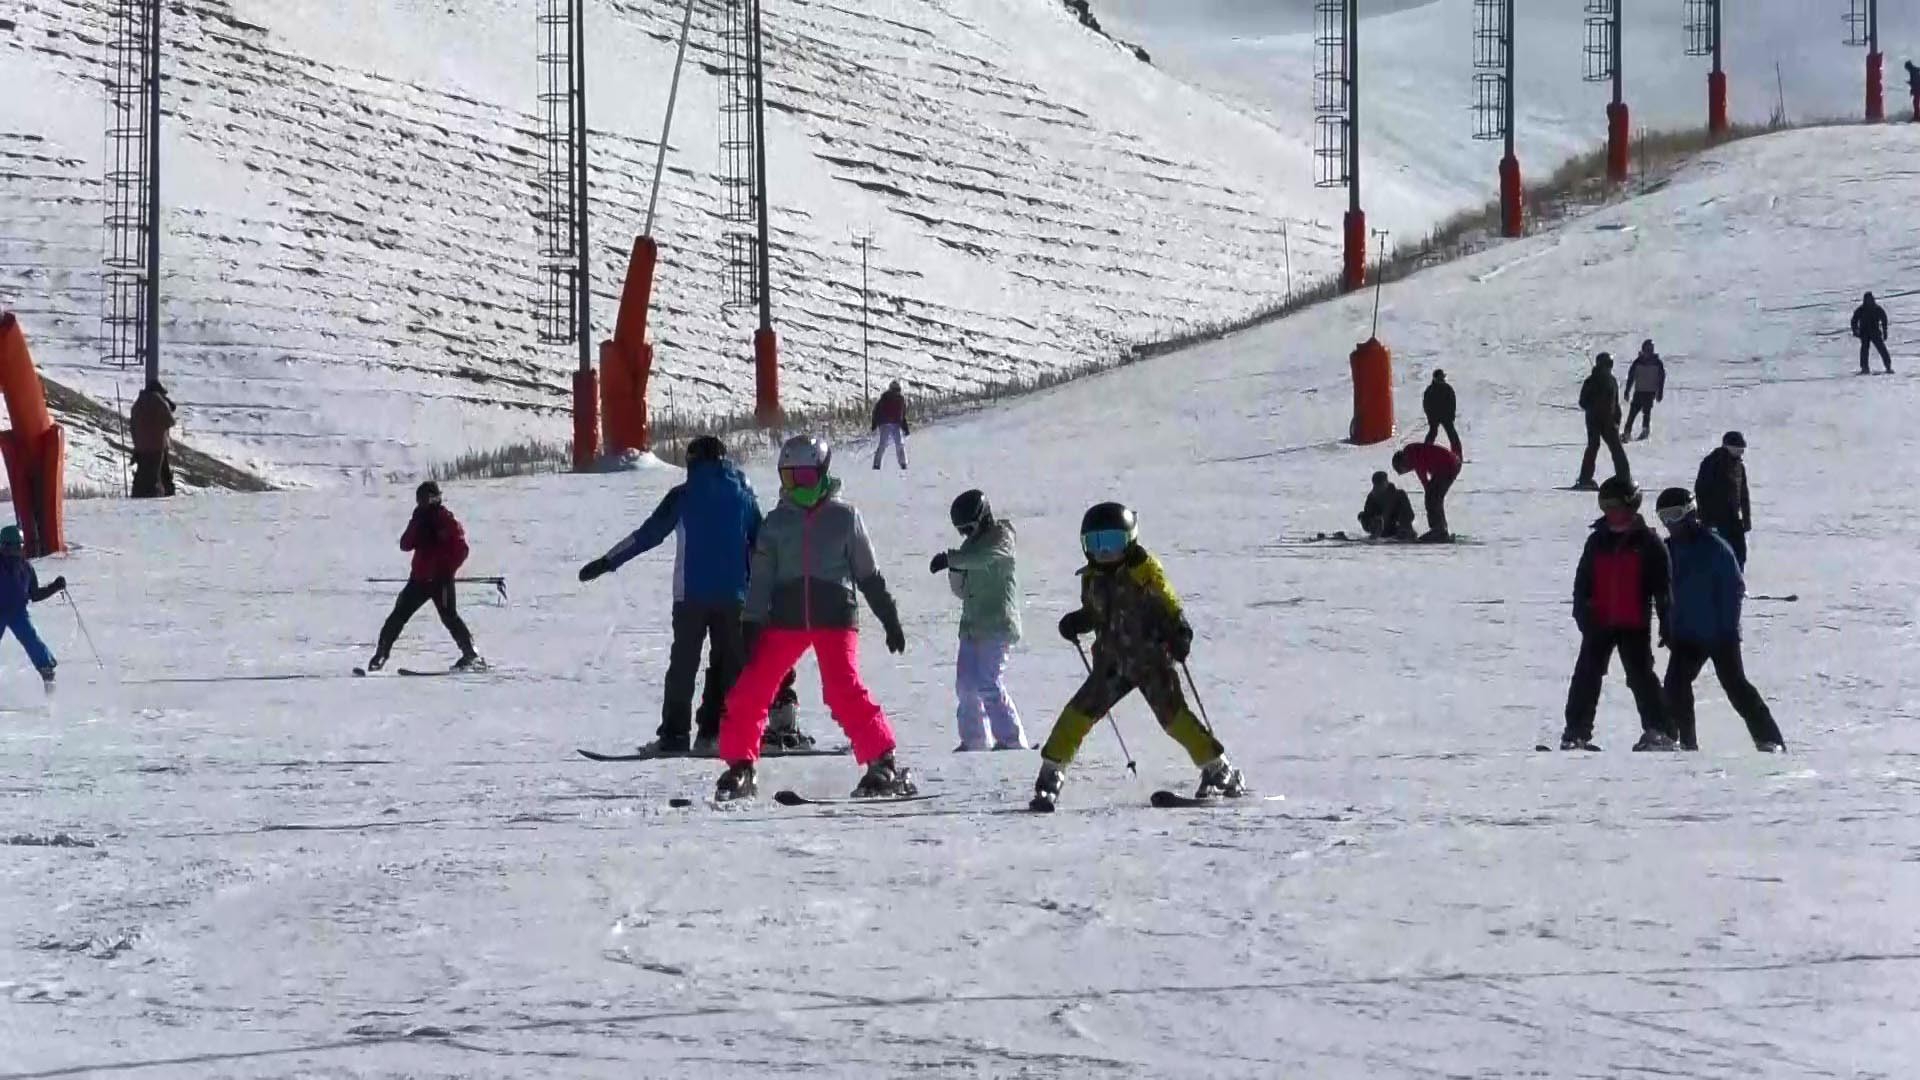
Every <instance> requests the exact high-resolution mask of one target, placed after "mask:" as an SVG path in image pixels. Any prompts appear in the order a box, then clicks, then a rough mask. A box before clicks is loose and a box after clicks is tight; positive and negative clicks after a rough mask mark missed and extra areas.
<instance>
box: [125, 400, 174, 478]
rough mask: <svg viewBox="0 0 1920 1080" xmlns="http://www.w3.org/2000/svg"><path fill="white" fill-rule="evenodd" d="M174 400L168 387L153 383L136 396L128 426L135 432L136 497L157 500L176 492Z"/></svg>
mask: <svg viewBox="0 0 1920 1080" xmlns="http://www.w3.org/2000/svg"><path fill="white" fill-rule="evenodd" d="M173 414H174V408H173V399H172V398H170V397H168V396H167V388H166V387H164V386H162V385H160V384H159V383H154V384H153V385H152V386H149V387H147V388H146V389H144V390H142V391H140V396H139V397H136V398H134V399H133V410H132V412H131V413H130V414H129V415H128V417H127V427H128V428H130V429H131V430H132V434H133V492H132V494H133V497H134V498H136V499H157V498H160V497H162V496H169V495H172V494H173V463H172V461H171V460H170V459H171V454H170V450H169V446H170V443H171V434H170V433H171V432H172V431H173Z"/></svg>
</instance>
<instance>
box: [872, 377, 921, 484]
mask: <svg viewBox="0 0 1920 1080" xmlns="http://www.w3.org/2000/svg"><path fill="white" fill-rule="evenodd" d="M869 430H872V431H876V432H879V434H880V437H879V439H877V440H876V441H875V442H874V446H873V467H874V468H876V469H878V468H879V467H880V459H881V458H882V457H883V456H885V455H886V452H887V444H888V443H892V444H893V456H894V459H895V460H896V461H898V462H899V463H900V467H901V468H902V469H904V468H906V467H907V436H908V435H911V434H913V427H912V425H910V424H908V423H907V395H906V393H905V392H904V391H902V390H901V389H900V380H898V379H895V380H894V381H893V382H892V383H891V384H889V385H888V386H887V391H886V393H884V394H881V395H880V400H879V401H876V402H874V403H873V425H872V427H871V428H870V429H869Z"/></svg>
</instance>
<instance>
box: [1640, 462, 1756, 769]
mask: <svg viewBox="0 0 1920 1080" xmlns="http://www.w3.org/2000/svg"><path fill="white" fill-rule="evenodd" d="M1655 510H1656V512H1657V513H1658V514H1659V515H1660V521H1661V523H1662V524H1664V525H1665V526H1666V527H1667V533H1668V539H1667V553H1668V555H1669V556H1670V557H1671V559H1672V562H1673V613H1672V615H1671V616H1670V617H1669V620H1668V624H1667V630H1668V634H1667V648H1668V649H1669V654H1668V658H1667V678H1666V687H1665V688H1666V696H1667V709H1668V712H1669V714H1670V716H1671V720H1672V723H1673V725H1674V730H1675V731H1676V732H1677V735H1678V738H1679V740H1680V749H1682V750H1698V749H1700V739H1699V736H1698V734H1697V733H1696V731H1695V729H1694V713H1693V680H1694V679H1696V678H1698V677H1699V675H1700V669H1701V668H1703V667H1705V666H1706V665H1707V662H1708V661H1712V662H1713V674H1714V676H1715V677H1716V678H1718V679H1719V680H1720V687H1721V689H1723V690H1725V691H1726V692H1727V701H1728V703H1729V704H1731V705H1732V706H1733V708H1734V711H1735V712H1737V713H1739V714H1740V718H1741V719H1742V720H1745V721H1746V722H1747V734H1749V735H1751V736H1753V745H1754V746H1755V748H1757V749H1758V750H1760V751H1761V752H1762V753H1777V752H1779V751H1781V750H1784V749H1786V740H1785V739H1783V738H1781V736H1780V727H1779V725H1778V724H1775V723H1774V722H1773V713H1772V712H1770V711H1769V710H1768V709H1767V703H1766V702H1765V701H1763V700H1761V698H1760V691H1758V690H1755V689H1754V688H1753V683H1751V682H1749V681H1748V680H1747V671H1746V663H1745V661H1744V660H1743V659H1742V658H1741V656H1740V601H1741V598H1742V597H1744V596H1745V595H1746V589H1747V586H1746V581H1745V580H1744V579H1743V578H1742V577H1741V576H1740V564H1739V563H1738V562H1737V561H1735V560H1734V557H1733V549H1732V548H1730V547H1728V546H1727V542H1726V541H1725V540H1723V539H1721V538H1720V536H1719V534H1718V533H1715V532H1714V531H1713V530H1712V529H1709V528H1707V527H1706V526H1705V525H1704V524H1702V523H1701V521H1700V515H1699V514H1698V513H1697V512H1696V511H1695V509H1694V501H1693V496H1692V495H1691V494H1690V493H1688V491H1687V489H1686V488H1668V489H1667V490H1665V491H1663V492H1661V493H1660V499H1659V502H1658V503H1657V504H1656V505H1655Z"/></svg>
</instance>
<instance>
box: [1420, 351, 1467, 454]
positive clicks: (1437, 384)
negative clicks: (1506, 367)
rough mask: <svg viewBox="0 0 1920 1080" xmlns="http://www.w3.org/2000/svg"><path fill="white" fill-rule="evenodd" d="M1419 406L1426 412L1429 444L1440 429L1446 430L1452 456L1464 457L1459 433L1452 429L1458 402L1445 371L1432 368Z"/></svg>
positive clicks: (1456, 415)
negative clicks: (1431, 375)
mask: <svg viewBox="0 0 1920 1080" xmlns="http://www.w3.org/2000/svg"><path fill="white" fill-rule="evenodd" d="M1420 407H1421V408H1422V409H1423V410H1425V411H1426V414H1427V442H1428V443H1429V444H1431V443H1432V442H1433V441H1434V440H1435V439H1437V438H1439V437H1440V429H1441V428H1445V429H1446V430H1447V445H1448V446H1451V447H1453V456H1454V457H1457V458H1461V459H1465V458H1466V456H1467V455H1466V452H1465V451H1463V450H1461V449H1460V433H1459V432H1458V431H1455V430H1454V427H1453V422H1454V421H1455V420H1456V419H1458V417H1459V403H1458V402H1457V401H1456V400H1455V399H1454V396H1453V384H1452V383H1449V382H1448V381H1447V373H1446V372H1444V371H1441V370H1439V369H1438V368H1436V369H1434V372H1433V381H1432V382H1430V383H1428V384H1427V392H1426V393H1425V394H1422V395H1421V396H1420Z"/></svg>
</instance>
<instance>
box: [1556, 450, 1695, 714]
mask: <svg viewBox="0 0 1920 1080" xmlns="http://www.w3.org/2000/svg"><path fill="white" fill-rule="evenodd" d="M1600 513H1601V517H1600V520H1598V521H1596V522H1594V523H1593V534H1592V535H1591V536H1589V537H1588V538H1587V546H1586V548H1585V549H1584V550H1583V551H1581V553H1580V566H1579V569H1577V570H1575V571H1574V575H1573V622H1574V625H1575V626H1578V627H1579V628H1580V659H1579V660H1578V661H1577V662H1576V663H1575V664H1574V668H1573V682H1572V684H1571V685H1569V686H1568V687H1567V727H1566V731H1565V732H1564V733H1563V734H1562V735H1561V736H1560V749H1562V750H1597V749H1599V747H1596V746H1594V745H1593V717H1594V713H1595V711H1597V710H1598V709H1599V707H1600V684H1601V680H1603V679H1605V678H1606V676H1607V665H1608V664H1609V663H1610V662H1611V661H1612V659H1613V654H1614V652H1615V650H1618V651H1619V653H1620V666H1621V667H1623V668H1625V669H1626V672H1627V686H1628V687H1630V688H1632V690H1633V701H1634V704H1635V705H1636V706H1638V707H1639V709H1640V741H1639V742H1638V743H1635V744H1634V747H1633V748H1634V749H1635V750H1672V749H1674V742H1673V736H1672V731H1671V730H1670V728H1669V726H1668V724H1667V713H1666V708H1665V705H1664V703H1663V702H1662V700H1661V697H1660V679H1659V677H1658V676H1657V675H1655V674H1654V670H1653V627H1654V617H1655V616H1657V617H1658V619H1659V626H1660V642H1661V644H1663V645H1664V644H1666V639H1667V614H1668V609H1669V607H1670V603H1671V598H1672V584H1671V577H1670V574H1669V571H1668V566H1667V549H1666V547H1665V546H1663V545H1662V544H1661V543H1660V538H1659V537H1658V536H1655V535H1654V533H1653V530H1652V529H1649V528H1647V521H1646V519H1645V518H1643V517H1641V516H1640V489H1639V488H1637V487H1635V486H1634V485H1633V481H1631V480H1627V479H1624V478H1622V477H1618V476H1615V477H1611V478H1609V479H1608V480H1607V482H1606V483H1604V484H1601V485H1600Z"/></svg>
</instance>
